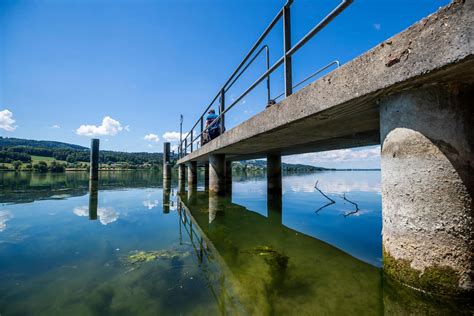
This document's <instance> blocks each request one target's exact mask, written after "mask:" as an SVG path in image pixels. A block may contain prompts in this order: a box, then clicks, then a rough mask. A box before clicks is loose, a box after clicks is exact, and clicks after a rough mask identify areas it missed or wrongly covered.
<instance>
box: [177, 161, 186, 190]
mask: <svg viewBox="0 0 474 316" xmlns="http://www.w3.org/2000/svg"><path fill="white" fill-rule="evenodd" d="M185 181H186V166H185V165H184V164H180V165H178V191H179V193H183V192H184V191H185V187H186V184H185Z"/></svg>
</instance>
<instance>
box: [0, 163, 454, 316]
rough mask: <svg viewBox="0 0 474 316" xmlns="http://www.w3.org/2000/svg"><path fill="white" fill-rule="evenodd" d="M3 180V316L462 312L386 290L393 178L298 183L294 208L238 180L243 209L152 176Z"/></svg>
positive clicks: (256, 182) (328, 176)
mask: <svg viewBox="0 0 474 316" xmlns="http://www.w3.org/2000/svg"><path fill="white" fill-rule="evenodd" d="M0 177H1V178H2V179H1V180H2V182H1V183H2V184H1V185H2V186H1V193H0V202H1V204H0V314H1V315H109V314H110V315H180V314H192V315H202V314H207V315H220V314H223V315H227V314H231V315H234V314H238V315H245V314H250V315H273V314H278V315H287V314H293V315H324V314H333V315H382V314H389V315H404V314H407V313H410V314H413V315H420V314H421V315H423V314H427V315H429V314H450V313H452V311H453V308H456V307H455V306H454V307H453V306H451V305H450V304H446V303H445V302H444V303H442V304H440V303H439V302H437V301H434V300H433V299H431V298H426V297H424V296H420V294H418V293H415V292H412V291H409V290H408V289H407V288H404V287H400V286H398V285H396V284H392V283H391V282H389V281H387V280H385V279H384V278H383V276H382V273H381V266H382V259H381V256H382V255H381V228H382V220H381V195H380V172H374V171H371V172H324V173H313V174H306V175H288V176H285V177H284V178H283V185H284V189H283V197H282V199H281V200H280V199H275V198H267V195H266V181H265V178H264V177H263V176H260V177H259V176H255V177H247V176H235V177H234V183H233V188H232V197H231V198H214V197H209V195H208V194H207V193H206V192H205V191H204V190H203V188H198V190H187V191H185V192H178V191H177V188H176V185H175V184H174V183H172V184H171V185H170V186H168V185H167V186H165V188H163V185H162V182H161V174H157V173H153V172H116V173H113V172H110V173H102V174H101V180H100V181H99V183H98V185H97V186H95V185H92V186H91V187H90V185H89V182H88V179H87V174H85V173H66V174H61V175H52V174H45V175H36V174H30V173H21V174H15V173H8V172H7V173H1V174H0ZM316 181H317V182H318V184H317V188H318V189H319V190H321V192H320V191H318V190H317V189H316V188H315V183H316ZM323 193H324V195H326V196H324V195H323ZM461 310H462V309H461ZM461 310H460V309H459V308H458V309H457V310H456V312H457V313H458V314H459V313H462V311H461ZM453 314H455V313H453Z"/></svg>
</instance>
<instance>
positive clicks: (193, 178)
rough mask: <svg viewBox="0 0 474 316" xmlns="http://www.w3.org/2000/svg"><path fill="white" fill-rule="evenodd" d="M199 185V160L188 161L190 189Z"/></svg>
mask: <svg viewBox="0 0 474 316" xmlns="http://www.w3.org/2000/svg"><path fill="white" fill-rule="evenodd" d="M196 187H197V162H196V161H190V162H188V190H191V188H196Z"/></svg>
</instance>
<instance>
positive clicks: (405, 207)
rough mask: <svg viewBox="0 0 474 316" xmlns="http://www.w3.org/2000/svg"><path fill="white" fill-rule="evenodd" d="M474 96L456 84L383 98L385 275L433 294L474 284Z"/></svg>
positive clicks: (463, 289)
mask: <svg viewBox="0 0 474 316" xmlns="http://www.w3.org/2000/svg"><path fill="white" fill-rule="evenodd" d="M473 100H474V86H473V85H472V84H460V83H456V82H452V83H446V84H436V85H429V86H425V87H421V88H417V89H412V90H408V91H403V92H399V93H396V94H393V95H391V96H389V97H386V98H384V99H383V100H382V101H381V103H380V130H381V140H382V209H383V247H384V265H385V267H384V268H385V272H386V273H387V274H388V275H389V276H392V277H393V278H395V279H397V280H399V281H401V282H403V283H405V284H408V285H410V286H412V287H415V288H417V289H422V290H425V291H428V292H434V293H439V294H447V295H458V294H465V293H472V291H473V287H474V286H473V285H474V284H473V280H472V271H473V269H472V268H473V266H472V265H473V250H474V249H473V246H474V244H473V236H474V230H473V224H474V222H473V190H474V186H473V183H474V177H473V168H474V157H473V153H474V137H473V135H474V133H473V127H474V124H473V123H474V112H473V106H472V102H473Z"/></svg>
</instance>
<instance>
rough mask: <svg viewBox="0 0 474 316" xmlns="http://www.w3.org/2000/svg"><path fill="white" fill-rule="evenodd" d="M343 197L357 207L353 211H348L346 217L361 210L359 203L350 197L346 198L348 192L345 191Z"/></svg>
mask: <svg viewBox="0 0 474 316" xmlns="http://www.w3.org/2000/svg"><path fill="white" fill-rule="evenodd" d="M342 198H343V199H344V200H346V201H347V202H349V203H351V204H352V205H354V207H355V210H353V211H352V212H348V213H346V214H344V217H347V216H350V215H352V214H355V213H357V212H359V211H360V209H359V205H357V203H355V202H352V201H351V200H349V199H348V198H346V194H345V193H344V194H343V195H342Z"/></svg>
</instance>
